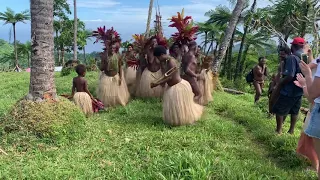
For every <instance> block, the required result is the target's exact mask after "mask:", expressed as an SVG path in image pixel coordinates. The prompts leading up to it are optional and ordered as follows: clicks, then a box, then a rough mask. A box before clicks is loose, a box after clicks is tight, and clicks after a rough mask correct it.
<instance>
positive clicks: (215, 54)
mask: <svg viewBox="0 0 320 180" xmlns="http://www.w3.org/2000/svg"><path fill="white" fill-rule="evenodd" d="M218 47H219V43H218V42H216V47H215V48H214V52H213V54H214V57H217V52H218Z"/></svg>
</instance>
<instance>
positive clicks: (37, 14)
mask: <svg viewBox="0 0 320 180" xmlns="http://www.w3.org/2000/svg"><path fill="white" fill-rule="evenodd" d="M30 9H31V43H32V52H31V74H30V86H29V94H28V95H27V97H26V99H28V100H31V101H42V100H43V99H45V98H48V95H49V97H52V98H56V88H55V84H54V39H53V33H54V31H53V0H30Z"/></svg>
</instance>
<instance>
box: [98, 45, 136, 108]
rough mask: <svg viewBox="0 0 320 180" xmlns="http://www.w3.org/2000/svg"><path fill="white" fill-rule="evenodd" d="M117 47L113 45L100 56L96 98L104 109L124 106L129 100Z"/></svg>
mask: <svg viewBox="0 0 320 180" xmlns="http://www.w3.org/2000/svg"><path fill="white" fill-rule="evenodd" d="M118 52H119V46H117V44H113V45H112V46H111V50H107V49H105V50H104V52H103V53H102V54H101V61H102V63H101V64H102V67H101V70H102V71H103V73H102V74H101V77H100V83H99V87H98V93H97V94H98V98H99V99H100V100H101V101H102V102H103V104H104V105H105V106H106V107H114V106H117V105H122V106H125V105H126V104H127V103H128V101H129V98H130V94H129V91H128V87H127V85H126V82H125V79H124V78H123V74H122V66H121V60H120V55H119V53H118Z"/></svg>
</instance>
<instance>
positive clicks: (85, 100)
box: [73, 92, 93, 115]
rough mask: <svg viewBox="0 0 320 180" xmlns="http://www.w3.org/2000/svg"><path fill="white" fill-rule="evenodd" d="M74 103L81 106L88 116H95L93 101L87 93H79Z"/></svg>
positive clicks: (74, 97) (74, 98) (76, 94)
mask: <svg viewBox="0 0 320 180" xmlns="http://www.w3.org/2000/svg"><path fill="white" fill-rule="evenodd" d="M73 101H74V103H75V104H76V105H77V106H79V107H80V108H81V110H82V112H83V113H84V114H86V115H90V114H93V109H92V100H91V98H90V96H89V94H87V93H86V92H77V93H75V94H74V96H73Z"/></svg>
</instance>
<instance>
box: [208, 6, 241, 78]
mask: <svg viewBox="0 0 320 180" xmlns="http://www.w3.org/2000/svg"><path fill="white" fill-rule="evenodd" d="M245 4H246V0H237V4H236V5H235V8H234V9H233V12H232V16H231V18H230V21H229V23H228V26H227V28H226V31H225V36H224V38H223V41H222V43H221V46H220V49H219V51H218V56H217V58H216V59H215V61H214V62H213V69H212V70H213V72H214V73H216V74H217V73H218V72H219V69H220V64H221V61H222V59H223V58H224V56H225V54H226V51H227V47H228V44H229V43H230V40H231V37H232V34H233V32H234V30H235V28H236V26H237V23H238V21H239V17H240V16H241V12H242V10H243V8H244V6H245Z"/></svg>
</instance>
